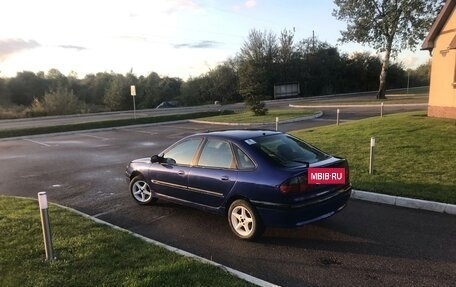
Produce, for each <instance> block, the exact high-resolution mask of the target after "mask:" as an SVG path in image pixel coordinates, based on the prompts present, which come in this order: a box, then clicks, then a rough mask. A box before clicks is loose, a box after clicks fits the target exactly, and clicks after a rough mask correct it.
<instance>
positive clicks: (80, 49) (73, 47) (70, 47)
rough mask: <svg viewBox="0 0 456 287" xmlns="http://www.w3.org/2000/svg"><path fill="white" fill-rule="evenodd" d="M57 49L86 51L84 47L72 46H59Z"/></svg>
mask: <svg viewBox="0 0 456 287" xmlns="http://www.w3.org/2000/svg"><path fill="white" fill-rule="evenodd" d="M57 47H59V48H63V49H73V50H76V51H83V50H86V49H87V48H86V47H81V46H74V45H59V46H57Z"/></svg>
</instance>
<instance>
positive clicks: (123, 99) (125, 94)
mask: <svg viewBox="0 0 456 287" xmlns="http://www.w3.org/2000/svg"><path fill="white" fill-rule="evenodd" d="M130 98H131V96H130V85H129V84H128V82H127V79H126V78H125V77H124V76H123V75H121V74H118V75H113V78H112V79H111V81H110V83H109V84H108V86H107V87H106V90H105V95H104V98H103V102H104V104H105V105H106V106H107V107H108V108H109V109H110V110H111V111H116V110H121V109H127V108H129V107H128V103H129V102H130V101H129V100H130Z"/></svg>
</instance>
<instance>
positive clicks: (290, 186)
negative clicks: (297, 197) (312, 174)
mask: <svg viewBox="0 0 456 287" xmlns="http://www.w3.org/2000/svg"><path fill="white" fill-rule="evenodd" d="M308 189H309V185H308V184H307V175H300V176H295V177H292V178H290V179H288V180H287V181H285V182H284V183H282V184H281V185H280V186H279V190H280V192H282V193H285V194H289V193H299V192H306V191H307V190H308Z"/></svg>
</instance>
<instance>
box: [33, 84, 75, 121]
mask: <svg viewBox="0 0 456 287" xmlns="http://www.w3.org/2000/svg"><path fill="white" fill-rule="evenodd" d="M83 109H84V104H83V102H81V101H80V100H79V99H78V98H77V97H76V96H75V95H74V93H73V91H72V90H69V89H68V88H66V87H62V86H60V87H57V88H56V89H55V90H52V91H49V92H46V94H45V96H44V98H43V99H42V100H38V99H35V100H34V102H33V103H32V106H31V114H32V115H36V116H39V115H47V116H50V115H69V114H76V113H81V112H83Z"/></svg>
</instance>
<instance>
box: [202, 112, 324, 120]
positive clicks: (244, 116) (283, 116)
mask: <svg viewBox="0 0 456 287" xmlns="http://www.w3.org/2000/svg"><path fill="white" fill-rule="evenodd" d="M315 112H316V111H315V110H303V109H300V110H296V109H274V110H272V109H271V110H269V111H268V113H267V114H266V115H264V116H255V115H254V114H253V112H251V111H243V112H240V113H234V114H226V115H218V116H211V117H204V118H201V119H198V120H202V121H211V122H226V123H275V121H276V117H278V118H279V121H286V120H291V119H297V118H300V117H306V116H311V115H314V114H315Z"/></svg>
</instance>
